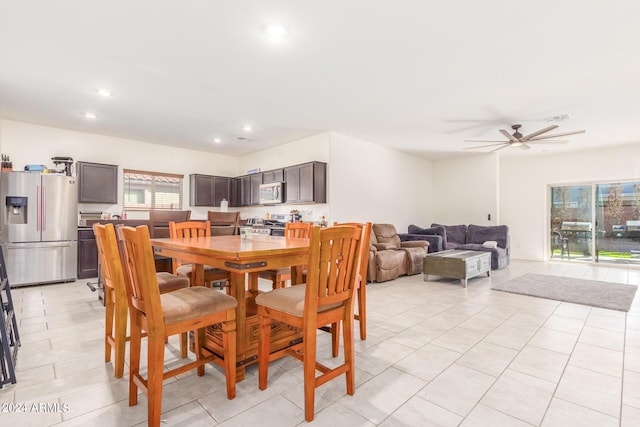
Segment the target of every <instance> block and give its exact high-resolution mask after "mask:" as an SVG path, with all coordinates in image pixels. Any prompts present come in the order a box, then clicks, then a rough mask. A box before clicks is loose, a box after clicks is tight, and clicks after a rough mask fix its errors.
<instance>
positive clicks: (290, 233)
mask: <svg viewBox="0 0 640 427" xmlns="http://www.w3.org/2000/svg"><path fill="white" fill-rule="evenodd" d="M310 232H311V223H310V222H287V223H286V224H285V226H284V235H285V237H294V238H306V237H309V233H310ZM258 277H259V278H261V279H266V280H270V281H271V286H272V287H273V289H277V288H284V287H285V286H287V280H291V268H289V267H283V268H277V269H272V270H264V271H260V272H258Z"/></svg>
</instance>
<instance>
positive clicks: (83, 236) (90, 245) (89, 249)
mask: <svg viewBox="0 0 640 427" xmlns="http://www.w3.org/2000/svg"><path fill="white" fill-rule="evenodd" d="M89 277H98V246H97V244H96V237H95V235H94V234H93V230H91V229H87V230H78V279H87V278H89Z"/></svg>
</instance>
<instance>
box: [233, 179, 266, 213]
mask: <svg viewBox="0 0 640 427" xmlns="http://www.w3.org/2000/svg"><path fill="white" fill-rule="evenodd" d="M238 179H239V182H240V185H239V186H240V191H239V200H240V203H239V205H240V206H256V205H259V204H260V184H262V173H254V174H251V175H243V176H241V177H240V178H238Z"/></svg>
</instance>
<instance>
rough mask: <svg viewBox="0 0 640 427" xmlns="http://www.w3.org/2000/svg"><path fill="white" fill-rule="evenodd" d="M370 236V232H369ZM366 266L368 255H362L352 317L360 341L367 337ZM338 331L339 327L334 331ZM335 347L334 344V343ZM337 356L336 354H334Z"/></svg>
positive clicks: (354, 225)
mask: <svg viewBox="0 0 640 427" xmlns="http://www.w3.org/2000/svg"><path fill="white" fill-rule="evenodd" d="M333 225H334V226H343V225H346V226H351V227H359V228H360V229H362V228H364V227H365V226H366V224H361V223H358V222H343V223H337V222H334V223H333ZM369 236H371V233H369ZM362 244H363V245H365V246H367V248H368V247H369V244H370V239H369V240H367V241H363V242H362ZM367 268H369V257H368V256H363V257H362V258H361V259H360V274H359V275H358V288H357V289H358V290H357V292H356V297H357V299H358V313H356V314H354V319H356V320H357V321H358V324H359V326H360V339H361V340H362V341H364V340H366V339H367ZM336 332H339V329H338V330H337V331H336ZM337 340H338V337H337V336H335V334H334V341H336V342H337ZM334 348H335V344H334ZM334 356H337V354H334Z"/></svg>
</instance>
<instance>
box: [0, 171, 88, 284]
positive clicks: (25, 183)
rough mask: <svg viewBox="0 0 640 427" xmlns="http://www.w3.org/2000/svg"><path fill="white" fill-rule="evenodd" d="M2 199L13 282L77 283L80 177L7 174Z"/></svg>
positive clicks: (0, 184) (0, 182)
mask: <svg viewBox="0 0 640 427" xmlns="http://www.w3.org/2000/svg"><path fill="white" fill-rule="evenodd" d="M0 197H1V199H0V203H1V205H0V222H1V224H2V227H1V229H0V241H1V243H2V250H3V253H4V257H5V262H6V265H7V274H8V277H9V283H10V284H11V286H12V287H14V286H22V285H33V284H42V283H57V282H69V281H74V280H75V279H76V274H77V268H76V266H77V262H78V261H77V252H78V243H77V236H78V232H77V223H78V188H77V184H76V178H75V177H72V176H66V175H54V174H40V173H34V172H3V173H2V175H1V176H0Z"/></svg>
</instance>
